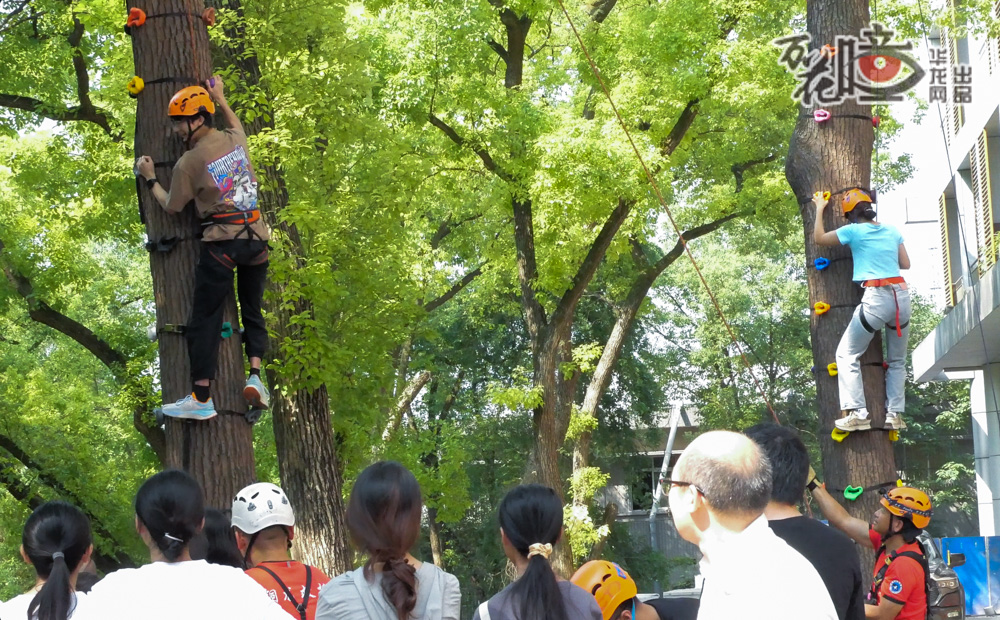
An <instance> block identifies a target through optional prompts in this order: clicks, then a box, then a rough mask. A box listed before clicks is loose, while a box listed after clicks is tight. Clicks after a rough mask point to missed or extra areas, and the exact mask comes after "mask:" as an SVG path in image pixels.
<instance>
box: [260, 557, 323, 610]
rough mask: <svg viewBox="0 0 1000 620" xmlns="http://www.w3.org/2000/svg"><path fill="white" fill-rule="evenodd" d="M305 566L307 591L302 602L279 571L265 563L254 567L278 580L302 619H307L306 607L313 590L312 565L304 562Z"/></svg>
mask: <svg viewBox="0 0 1000 620" xmlns="http://www.w3.org/2000/svg"><path fill="white" fill-rule="evenodd" d="M303 566H305V567H306V591H305V596H304V597H303V598H302V602H301V603H300V602H299V601H297V600H295V597H294V596H293V595H292V591H291V590H289V589H288V586H286V585H285V582H284V581H282V580H281V577H278V575H277V573H275V572H274V571H273V570H271V569H270V568H268V567H266V566H264V565H263V564H258V565H257V566H254V568H259V569H261V570H262V571H264V572H265V573H267V574H268V575H270V576H271V578H272V579H274V581H275V582H277V584H278V586H279V587H281V589H282V590H283V591H284V592H285V596H287V597H288V600H290V601H291V602H292V605H295V609H296V611H298V612H299V616H300V617H301V618H302V620H306V607H308V606H309V592H310V591H311V590H312V567H311V566H309V565H308V564H304V565H303Z"/></svg>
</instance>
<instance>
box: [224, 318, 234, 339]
mask: <svg viewBox="0 0 1000 620" xmlns="http://www.w3.org/2000/svg"><path fill="white" fill-rule="evenodd" d="M232 335H233V324H232V323H230V322H229V321H226V322H225V323H223V324H222V337H223V338H229V337H230V336H232Z"/></svg>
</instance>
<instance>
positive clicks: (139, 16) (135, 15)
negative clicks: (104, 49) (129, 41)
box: [125, 7, 146, 32]
mask: <svg viewBox="0 0 1000 620" xmlns="http://www.w3.org/2000/svg"><path fill="white" fill-rule="evenodd" d="M145 23H146V12H145V11H143V10H142V9H140V8H139V7H132V8H131V9H129V10H128V19H127V20H125V28H126V30H125V32H128V29H129V28H138V27H139V26H141V25H143V24H145Z"/></svg>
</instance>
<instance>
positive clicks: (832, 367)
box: [826, 362, 837, 377]
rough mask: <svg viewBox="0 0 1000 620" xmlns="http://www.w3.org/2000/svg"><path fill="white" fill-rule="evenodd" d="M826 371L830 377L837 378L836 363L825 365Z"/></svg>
mask: <svg viewBox="0 0 1000 620" xmlns="http://www.w3.org/2000/svg"><path fill="white" fill-rule="evenodd" d="M826 371H827V372H828V373H830V376H831V377H836V376H837V362H832V363H830V364H827V365H826Z"/></svg>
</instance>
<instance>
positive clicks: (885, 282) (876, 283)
mask: <svg viewBox="0 0 1000 620" xmlns="http://www.w3.org/2000/svg"><path fill="white" fill-rule="evenodd" d="M893 284H896V285H898V286H899V288H900V289H902V290H904V291H905V290H906V289H907V288H908V287H907V286H906V280H904V279H903V278H902V276H897V277H895V278H881V279H878V280H865V281H864V282H862V283H861V286H863V287H865V288H881V287H883V286H888V287H890V290H892V299H893V301H894V302H895V303H896V324H895V325H890V326H889V327H890V328H891V329H894V330H896V335H897V336H898V337H900V338H902V337H903V328H904V327H906V326H907V325H909V324H910V322H909V321H907V322H905V323H903V324H902V325H900V324H899V298H898V297H897V296H896V287H895V286H892V285H893ZM858 319H860V320H861V326H862V327H864V328H865V330H866V331H867V332H868V333H869V334H873V333H875V330H874V329H872V326H871V324H870V323H868V320H867V319H866V317H865V311H864V309H863V308H862V309H861V311H860V312H859V313H858Z"/></svg>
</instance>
